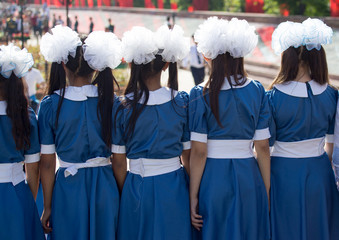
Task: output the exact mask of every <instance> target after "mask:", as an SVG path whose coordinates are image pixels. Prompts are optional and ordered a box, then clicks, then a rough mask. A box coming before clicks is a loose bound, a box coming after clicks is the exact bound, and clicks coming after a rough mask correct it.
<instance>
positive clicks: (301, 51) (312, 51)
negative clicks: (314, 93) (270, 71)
mask: <svg viewBox="0 0 339 240" xmlns="http://www.w3.org/2000/svg"><path fill="white" fill-rule="evenodd" d="M332 35H333V31H332V29H331V28H330V27H328V26H327V25H326V24H324V23H323V22H322V21H320V20H319V19H310V18H309V19H307V20H305V21H304V22H303V23H294V22H289V21H287V22H283V23H281V24H279V26H278V27H277V28H276V29H275V31H274V32H273V35H272V48H273V50H274V51H275V52H276V53H277V54H281V53H282V56H281V66H280V71H279V73H278V75H277V77H276V78H275V80H274V81H273V82H272V84H271V86H270V88H273V86H274V85H275V84H280V83H284V82H289V81H292V80H295V79H296V77H297V74H298V71H299V67H300V66H301V64H304V65H305V66H306V67H307V68H308V70H309V72H310V77H311V79H313V80H314V81H316V82H318V83H319V84H321V85H323V84H326V83H328V82H329V79H328V68H327V61H326V54H325V51H324V48H323V47H322V45H324V44H328V43H330V42H331V38H332Z"/></svg>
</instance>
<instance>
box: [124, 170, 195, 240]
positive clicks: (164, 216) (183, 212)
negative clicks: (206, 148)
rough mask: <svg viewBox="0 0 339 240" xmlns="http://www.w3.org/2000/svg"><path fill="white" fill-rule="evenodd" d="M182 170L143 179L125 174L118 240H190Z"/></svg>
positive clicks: (186, 190) (185, 177)
mask: <svg viewBox="0 0 339 240" xmlns="http://www.w3.org/2000/svg"><path fill="white" fill-rule="evenodd" d="M191 231H192V229H191V221H190V207H189V194H188V181H187V176H186V175H185V171H184V169H182V168H181V169H178V170H176V171H173V172H170V173H166V174H162V175H157V176H151V177H144V178H142V177H141V176H140V175H137V174H133V173H128V175H127V177H126V181H125V184H124V188H123V191H122V196H121V204H120V214H119V227H118V239H119V240H159V239H161V240H190V239H191V238H192V236H191Z"/></svg>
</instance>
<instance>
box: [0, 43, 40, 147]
mask: <svg viewBox="0 0 339 240" xmlns="http://www.w3.org/2000/svg"><path fill="white" fill-rule="evenodd" d="M13 63H14V65H15V68H14V69H13ZM33 63H34V61H33V58H32V55H31V54H30V53H28V52H27V50H26V49H23V50H20V48H18V47H16V46H14V45H12V44H10V45H9V46H0V67H1V75H0V84H1V85H0V86H1V88H2V89H1V93H2V94H3V96H2V97H3V98H4V99H5V100H6V103H7V109H6V114H7V116H8V117H9V118H10V119H11V123H12V135H13V138H14V141H15V144H16V148H17V149H18V150H22V149H27V148H29V147H30V120H29V115H28V100H27V96H26V91H25V87H24V83H23V80H22V77H23V76H24V75H25V74H26V73H27V72H28V70H29V69H30V68H31V67H32V66H33Z"/></svg>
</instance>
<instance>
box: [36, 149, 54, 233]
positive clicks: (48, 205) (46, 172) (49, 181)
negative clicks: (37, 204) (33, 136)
mask: <svg viewBox="0 0 339 240" xmlns="http://www.w3.org/2000/svg"><path fill="white" fill-rule="evenodd" d="M55 161H56V158H55V154H41V163H40V173H41V184H42V189H43V195H44V212H43V214H42V217H41V223H42V227H43V228H44V230H45V232H46V233H49V232H51V231H52V229H51V227H50V216H51V210H52V194H53V187H54V181H55Z"/></svg>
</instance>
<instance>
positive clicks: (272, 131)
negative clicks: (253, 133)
mask: <svg viewBox="0 0 339 240" xmlns="http://www.w3.org/2000/svg"><path fill="white" fill-rule="evenodd" d="M266 96H267V101H268V105H269V108H270V119H269V130H270V134H271V137H270V139H269V142H270V147H272V146H273V145H274V142H275V139H276V132H277V130H276V125H275V120H274V116H275V109H274V104H273V100H272V91H268V92H267V93H266Z"/></svg>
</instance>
